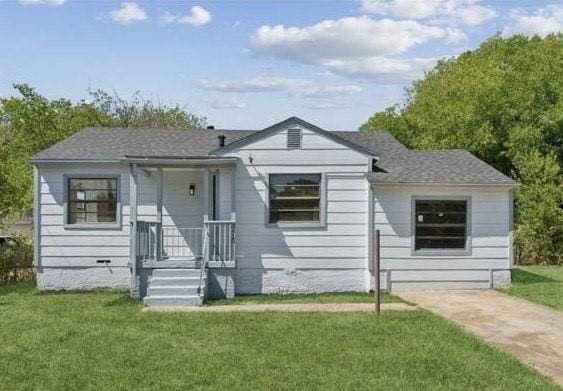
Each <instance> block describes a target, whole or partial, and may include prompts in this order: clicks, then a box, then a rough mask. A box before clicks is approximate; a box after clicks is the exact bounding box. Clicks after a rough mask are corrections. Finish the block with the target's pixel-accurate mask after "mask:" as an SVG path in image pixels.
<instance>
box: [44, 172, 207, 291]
mask: <svg viewBox="0 0 563 391" xmlns="http://www.w3.org/2000/svg"><path fill="white" fill-rule="evenodd" d="M65 174H67V175H75V174H76V175H80V174H108V175H115V174H119V175H121V189H120V191H121V193H120V199H121V227H120V228H118V229H95V228H84V229H81V228H74V227H65V224H64V206H63V201H64V192H65V191H66V190H65V188H64V182H63V178H64V175H65ZM39 175H40V189H41V194H40V200H41V201H40V216H41V220H40V221H41V226H40V260H39V266H40V268H39V269H38V270H39V275H38V283H39V286H40V287H41V288H44V289H80V288H81V287H82V288H92V287H96V286H123V287H126V286H128V285H129V231H130V223H129V169H128V166H127V165H118V164H113V165H109V164H95V165H90V166H87V165H83V164H79V165H73V166H70V165H43V166H41V167H40V171H39ZM191 183H193V184H195V186H196V194H195V196H189V194H188V189H189V185H190V184H191ZM163 186H164V191H163V213H162V214H163V225H164V227H169V228H174V227H201V226H202V224H203V211H202V200H201V195H202V174H201V172H197V171H195V172H194V171H177V170H175V171H172V170H164V181H163ZM138 189H139V205H138V218H139V220H148V221H156V217H157V216H156V191H157V190H156V173H155V172H154V171H152V172H151V173H150V174H147V173H145V172H143V171H142V170H139V173H138ZM99 259H107V260H110V261H111V263H110V264H109V265H108V266H109V267H108V266H106V265H105V264H99V263H97V260H99ZM57 281H58V282H57Z"/></svg>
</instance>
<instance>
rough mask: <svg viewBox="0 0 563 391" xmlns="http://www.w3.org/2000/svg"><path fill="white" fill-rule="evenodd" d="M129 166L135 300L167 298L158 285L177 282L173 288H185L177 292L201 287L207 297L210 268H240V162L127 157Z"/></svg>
mask: <svg viewBox="0 0 563 391" xmlns="http://www.w3.org/2000/svg"><path fill="white" fill-rule="evenodd" d="M128 163H129V171H130V173H129V181H130V184H129V185H130V200H129V201H130V202H129V205H130V208H131V209H130V219H131V221H130V225H131V227H130V258H131V259H130V265H131V277H132V281H131V296H132V297H133V298H137V299H140V298H144V297H145V298H146V296H148V295H150V294H151V289H152V291H153V293H154V291H158V292H161V293H162V292H166V293H167V294H168V293H170V292H172V291H171V290H170V289H168V290H164V289H160V290H159V289H157V288H158V286H157V287H154V285H160V284H163V285H166V284H168V283H170V284H172V283H175V284H176V285H173V286H171V287H170V288H183V290H180V289H177V290H176V291H177V292H186V290H189V289H188V288H194V287H195V286H196V285H197V290H196V292H195V293H197V296H199V298H201V299H203V298H205V296H206V292H207V288H208V285H209V283H208V269H211V268H214V269H234V268H235V267H236V238H235V227H236V212H235V191H234V185H235V181H234V172H235V168H236V160H235V159H231V158H205V159H177V158H174V159H170V158H155V157H129V158H128ZM180 269H182V270H184V269H190V270H184V271H182V270H180ZM166 270H167V271H166ZM159 276H160V277H161V278H168V279H171V278H173V277H174V276H177V277H178V279H177V281H172V280H168V279H166V280H162V281H156V279H157V277H159ZM163 276H164V277H163ZM196 277H198V278H196ZM155 281H156V282H155ZM188 283H189V284H191V285H189V286H187V285H186V284H188ZM151 284H152V285H153V286H151ZM191 293H194V292H191ZM170 297H172V296H170Z"/></svg>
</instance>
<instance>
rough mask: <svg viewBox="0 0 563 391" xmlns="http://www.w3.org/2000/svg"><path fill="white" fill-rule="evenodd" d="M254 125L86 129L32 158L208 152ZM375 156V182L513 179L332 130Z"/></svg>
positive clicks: (473, 163) (479, 165) (447, 155)
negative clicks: (221, 139)
mask: <svg viewBox="0 0 563 391" xmlns="http://www.w3.org/2000/svg"><path fill="white" fill-rule="evenodd" d="M255 132H256V130H225V129H214V130H194V129H155V128H138V129H137V128H86V129H83V130H81V131H79V132H78V133H76V134H75V135H73V136H71V137H69V138H67V139H66V140H63V141H61V142H60V143H57V144H55V145H53V146H52V147H50V148H48V149H46V150H44V151H42V152H40V153H38V154H37V155H35V156H34V157H33V158H32V161H48V160H68V161H73V160H93V161H96V160H120V159H124V158H126V157H130V156H145V157H171V158H174V157H176V158H189V157H192V158H193V157H207V156H208V155H209V152H210V151H212V150H215V149H216V148H217V147H218V140H217V136H219V135H225V136H226V144H227V145H228V144H230V143H232V142H234V141H237V140H239V139H241V138H243V137H246V136H248V135H250V134H252V133H255ZM332 133H333V134H335V135H337V136H340V137H342V138H344V139H346V140H347V141H348V142H351V143H354V144H356V145H358V146H361V147H363V148H365V149H367V150H369V151H371V152H372V153H373V154H374V155H375V156H378V157H379V161H378V163H377V168H378V170H377V172H371V173H369V174H368V179H369V180H370V181H372V182H376V183H449V184H506V185H511V184H514V181H513V180H512V179H510V178H508V177H507V176H505V175H503V174H502V173H500V172H499V171H497V170H496V169H494V168H493V167H491V166H489V165H488V164H486V163H485V162H483V161H481V160H479V159H478V158H476V157H475V156H473V155H471V154H470V153H469V152H467V151H464V150H443V151H412V150H409V149H407V148H406V147H405V146H404V145H403V144H401V143H400V142H398V141H397V140H396V139H395V138H394V137H393V136H392V135H391V134H390V133H389V132H386V131H373V132H345V131H338V132H332Z"/></svg>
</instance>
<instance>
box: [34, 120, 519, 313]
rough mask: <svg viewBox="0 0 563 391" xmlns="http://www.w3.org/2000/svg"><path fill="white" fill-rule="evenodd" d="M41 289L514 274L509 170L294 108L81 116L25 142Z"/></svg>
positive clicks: (280, 285)
mask: <svg viewBox="0 0 563 391" xmlns="http://www.w3.org/2000/svg"><path fill="white" fill-rule="evenodd" d="M32 163H33V165H34V167H35V169H34V173H35V175H34V183H35V205H34V213H35V216H34V219H35V224H34V225H35V241H36V244H37V245H36V250H35V262H36V267H37V272H38V273H37V283H38V286H39V288H40V289H44V290H49V289H56V290H62V289H69V290H70V289H89V288H96V287H128V288H130V291H131V296H133V297H135V298H144V300H145V303H147V304H149V305H156V304H198V303H201V300H202V299H204V297H205V295H208V296H210V297H221V296H226V297H231V296H233V295H234V294H243V293H274V292H275V293H285V292H325V291H367V290H369V289H370V287H373V281H374V278H373V273H372V271H371V265H372V256H373V248H372V247H373V233H374V230H376V229H377V230H380V233H381V264H382V271H381V279H382V283H383V287H386V288H387V289H437V288H442V289H444V288H491V287H499V286H503V285H507V284H509V283H510V268H511V265H512V204H513V200H512V189H513V186H514V182H513V181H512V180H511V179H510V178H508V177H506V176H504V175H503V174H501V173H500V172H498V171H497V170H495V169H494V168H492V167H491V166H489V165H487V164H486V163H484V162H483V161H481V160H479V159H477V158H476V157H474V156H472V155H471V154H470V153H468V152H466V151H463V150H449V151H413V150H409V149H407V148H406V147H405V146H403V145H402V144H400V143H399V142H398V141H397V140H396V139H395V138H393V136H391V135H390V134H389V133H388V132H385V131H374V132H331V131H326V130H323V129H320V128H319V127H317V126H314V125H312V124H310V123H307V122H305V121H303V120H301V119H299V118H296V117H292V118H289V119H287V120H285V121H282V122H280V123H277V124H275V125H273V126H271V127H268V128H266V129H263V130H259V131H240V130H215V129H208V130H191V129H116V128H88V129H84V130H82V131H80V132H78V133H76V134H75V135H73V136H72V137H69V138H68V139H66V140H64V141H62V142H60V143H58V144H56V145H54V146H53V147H51V148H49V149H47V150H45V151H43V152H41V153H39V154H37V155H36V156H34V157H33V159H32Z"/></svg>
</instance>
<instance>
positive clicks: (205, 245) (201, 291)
mask: <svg viewBox="0 0 563 391" xmlns="http://www.w3.org/2000/svg"><path fill="white" fill-rule="evenodd" d="M203 225H204V227H203V257H202V259H201V270H200V272H199V288H198V291H199V292H198V293H199V296H200V297H202V298H204V297H205V292H204V289H203V276H204V275H205V269H206V268H207V261H208V259H209V244H208V243H209V235H208V228H207V226H206V225H205V223H204V224H203Z"/></svg>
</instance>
